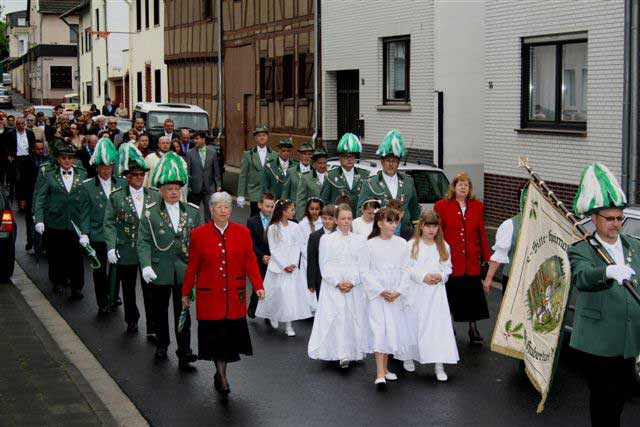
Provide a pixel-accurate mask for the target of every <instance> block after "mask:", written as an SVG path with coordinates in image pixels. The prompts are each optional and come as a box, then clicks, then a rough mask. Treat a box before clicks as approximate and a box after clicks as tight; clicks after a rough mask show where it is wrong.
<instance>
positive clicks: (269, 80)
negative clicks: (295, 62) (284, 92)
mask: <svg viewBox="0 0 640 427" xmlns="http://www.w3.org/2000/svg"><path fill="white" fill-rule="evenodd" d="M274 72H275V69H274V67H273V60H272V59H267V60H265V61H264V75H265V82H266V83H265V87H264V97H265V99H266V100H267V101H273V100H274V99H275V96H274V95H275V93H274V90H273V82H274V78H273V73H274Z"/></svg>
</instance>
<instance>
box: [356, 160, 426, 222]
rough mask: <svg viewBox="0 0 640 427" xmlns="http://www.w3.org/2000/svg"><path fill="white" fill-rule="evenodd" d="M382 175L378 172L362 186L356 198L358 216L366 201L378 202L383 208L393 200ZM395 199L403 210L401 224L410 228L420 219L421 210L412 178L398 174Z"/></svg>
mask: <svg viewBox="0 0 640 427" xmlns="http://www.w3.org/2000/svg"><path fill="white" fill-rule="evenodd" d="M382 173H383V172H382V171H378V173H377V174H375V175H373V176H370V177H369V178H367V181H366V182H365V183H364V185H363V186H362V191H361V192H360V197H359V198H358V209H357V212H358V213H357V215H358V216H360V214H361V212H360V208H361V207H362V205H363V204H364V202H366V201H367V200H371V199H375V200H380V203H381V204H382V206H383V207H384V206H387V203H389V200H391V199H393V198H394V197H393V196H391V192H390V191H389V188H388V187H387V184H386V183H385V182H384V178H383V177H382ZM395 198H396V199H398V200H400V201H401V202H402V209H403V210H404V217H403V218H402V222H403V223H404V224H406V225H408V226H411V227H412V226H413V225H412V222H413V221H416V220H418V219H420V213H421V212H422V210H421V209H420V204H419V203H418V195H417V193H416V185H415V183H414V182H413V178H411V177H410V176H409V175H406V174H404V173H400V172H398V194H397V196H396V197H395Z"/></svg>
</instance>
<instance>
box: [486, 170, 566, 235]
mask: <svg viewBox="0 0 640 427" xmlns="http://www.w3.org/2000/svg"><path fill="white" fill-rule="evenodd" d="M543 178H545V177H544V176H543ZM528 181H529V180H528V179H526V178H520V177H515V176H507V175H497V174H490V173H485V174H484V204H485V215H484V219H485V222H486V225H490V226H498V225H500V223H501V222H502V221H504V220H505V219H507V218H510V217H512V216H514V215H515V214H517V213H518V209H519V208H520V206H519V204H520V189H521V188H522V187H523V186H524V185H526V184H527V182H528ZM545 182H546V184H547V185H548V186H549V188H550V189H551V190H552V191H553V192H554V193H555V195H556V196H558V198H560V200H562V201H563V202H564V203H565V204H566V205H567V207H569V208H570V207H571V206H573V198H574V196H575V195H576V192H577V191H578V186H577V185H573V184H564V183H561V182H549V181H545Z"/></svg>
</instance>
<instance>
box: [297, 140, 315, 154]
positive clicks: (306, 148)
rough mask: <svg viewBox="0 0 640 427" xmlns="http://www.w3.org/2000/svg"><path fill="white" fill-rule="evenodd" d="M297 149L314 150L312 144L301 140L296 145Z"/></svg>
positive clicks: (300, 150)
mask: <svg viewBox="0 0 640 427" xmlns="http://www.w3.org/2000/svg"><path fill="white" fill-rule="evenodd" d="M298 151H299V152H303V151H314V150H313V146H312V145H311V144H309V143H308V142H303V143H302V144H300V146H299V147H298Z"/></svg>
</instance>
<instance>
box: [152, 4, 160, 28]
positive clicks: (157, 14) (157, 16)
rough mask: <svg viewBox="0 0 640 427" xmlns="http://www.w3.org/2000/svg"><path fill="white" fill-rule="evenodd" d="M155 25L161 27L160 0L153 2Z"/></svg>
mask: <svg viewBox="0 0 640 427" xmlns="http://www.w3.org/2000/svg"><path fill="white" fill-rule="evenodd" d="M153 25H160V0H153Z"/></svg>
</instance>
